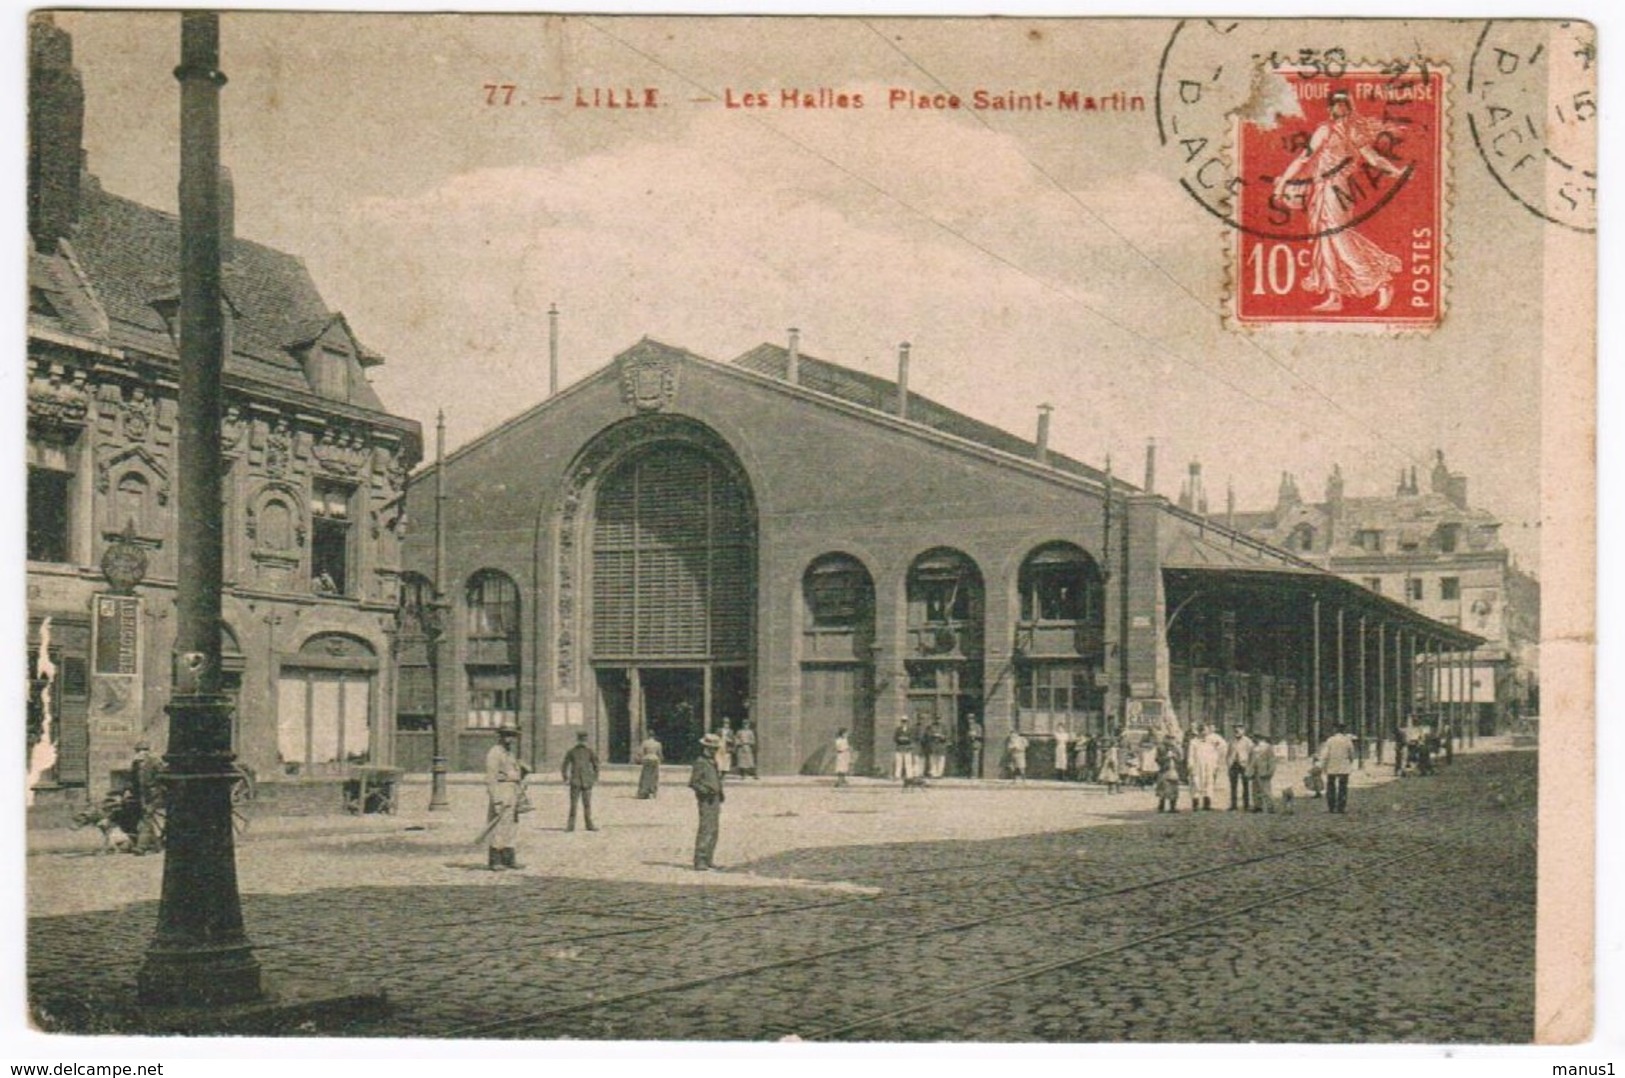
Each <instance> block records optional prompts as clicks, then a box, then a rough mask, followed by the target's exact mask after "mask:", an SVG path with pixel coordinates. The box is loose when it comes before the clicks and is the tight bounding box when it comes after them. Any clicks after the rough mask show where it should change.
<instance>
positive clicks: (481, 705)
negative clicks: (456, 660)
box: [463, 569, 520, 729]
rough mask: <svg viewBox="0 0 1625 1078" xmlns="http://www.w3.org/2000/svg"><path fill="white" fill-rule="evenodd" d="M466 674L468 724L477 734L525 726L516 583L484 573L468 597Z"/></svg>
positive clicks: (497, 574) (476, 578)
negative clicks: (521, 705) (521, 723)
mask: <svg viewBox="0 0 1625 1078" xmlns="http://www.w3.org/2000/svg"><path fill="white" fill-rule="evenodd" d="M463 610H464V619H465V620H464V626H465V633H464V672H465V674H466V676H467V678H468V725H469V727H471V728H474V729H492V728H495V727H499V726H516V725H518V722H519V636H520V634H519V589H518V587H516V586H515V584H514V582H513V578H511V577H509V576H508V575H507V574H506V573H501V572H498V571H496V570H495V569H482V570H480V571H479V572H477V573H475V574H474V575H473V576H471V577H470V578H469V580H468V587H467V590H466V592H465V593H464V599H463Z"/></svg>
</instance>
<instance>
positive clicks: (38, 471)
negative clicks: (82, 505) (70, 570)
mask: <svg viewBox="0 0 1625 1078" xmlns="http://www.w3.org/2000/svg"><path fill="white" fill-rule="evenodd" d="M72 490H73V475H72V474H71V473H69V472H64V471H58V470H56V469H54V468H36V467H32V466H31V467H30V468H29V469H28V560H29V561H54V562H66V561H69V560H70V557H71V555H70V552H71V550H72V538H73V533H72V530H71V528H72V520H73V517H72V512H71V509H70V507H71V504H72V497H71V494H72Z"/></svg>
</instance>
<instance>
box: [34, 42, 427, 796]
mask: <svg viewBox="0 0 1625 1078" xmlns="http://www.w3.org/2000/svg"><path fill="white" fill-rule="evenodd" d="M29 50H30V72H29V159H28V177H29V186H28V224H29V235H30V239H31V241H32V242H31V249H30V251H29V253H28V286H29V308H28V358H27V367H28V375H27V376H28V410H27V460H28V520H27V559H28V562H27V587H28V592H27V604H28V634H29V635H28V649H29V651H28V656H29V671H30V708H29V719H30V723H31V726H32V727H33V728H32V729H31V731H30V739H31V741H32V740H33V739H35V738H37V736H38V732H39V731H41V730H43V729H44V727H45V726H46V723H47V720H48V722H49V726H50V729H51V737H52V740H53V742H54V743H55V745H56V750H57V752H56V765H55V767H54V768H53V769H52V770H51V771H50V772H49V773H47V774H45V775H43V776H39V777H38V784H39V785H40V786H44V787H46V788H50V787H55V788H59V789H65V790H67V791H69V792H70V793H71V794H72V795H73V796H84V795H85V794H86V793H95V792H99V791H100V790H102V789H104V788H105V787H106V786H107V783H108V780H109V771H110V770H111V769H113V768H115V767H120V766H123V765H124V764H125V763H127V761H128V760H129V758H130V753H131V750H132V748H133V746H134V744H135V743H136V742H137V741H138V740H142V739H147V740H152V741H154V743H155V746H156V747H158V748H159V749H162V747H163V744H164V740H165V738H164V734H165V728H164V727H165V722H166V717H165V713H164V705H165V703H166V702H167V699H168V694H169V685H170V661H171V660H170V651H171V648H172V646H173V641H174V636H175V617H174V606H173V603H174V589H175V582H176V573H177V564H176V550H175V535H176V499H175V479H174V476H175V474H176V464H175V452H176V429H175V423H176V387H177V383H176V379H177V365H176V339H175V333H176V327H175V324H174V320H175V317H176V313H177V305H178V296H177V289H178V277H179V271H178V267H179V243H180V228H179V221H178V220H177V218H176V217H175V216H174V215H172V214H168V213H163V212H160V211H158V210H155V209H151V208H149V207H146V206H142V205H139V204H137V203H135V202H132V201H130V200H128V199H124V198H120V197H118V196H116V195H112V194H109V193H107V192H105V191H103V190H102V188H101V185H100V184H99V183H98V181H97V180H96V178H95V177H94V176H92V175H90V174H89V173H88V172H87V171H86V170H85V168H84V153H83V150H82V149H81V134H82V131H83V126H84V92H83V89H82V87H81V82H80V77H79V73H78V72H77V71H76V70H75V69H74V67H73V64H72V41H71V39H70V38H69V36H68V34H67V33H65V32H64V31H62V30H61V29H59V28H57V27H56V26H55V25H53V24H52V22H51V20H50V17H49V16H40V17H36V18H35V19H34V20H33V22H32V23H31V25H30V30H29ZM222 180H223V183H224V184H225V188H224V190H223V192H222V195H223V199H222V201H223V209H224V213H223V224H222V227H223V230H224V232H225V235H224V237H223V240H224V243H223V258H224V260H225V267H224V292H225V304H226V307H227V310H226V312H225V314H226V323H227V351H228V357H227V361H226V370H225V405H224V424H223V437H222V444H221V449H222V452H223V453H224V455H225V463H226V468H225V475H224V488H225V499H224V504H222V506H221V515H222V520H223V524H224V533H225V534H224V542H225V582H226V595H225V598H224V603H223V605H224V611H223V613H224V622H225V624H224V641H223V650H224V656H223V660H224V662H223V665H224V676H225V682H226V687H227V691H228V692H229V693H230V694H231V695H232V696H233V697H234V698H235V700H236V704H237V714H236V720H235V729H234V731H233V743H234V745H235V747H236V749H237V752H238V754H239V756H240V758H241V759H242V760H244V761H245V762H246V763H247V764H249V765H250V766H251V767H253V768H254V769H255V770H256V771H257V772H258V774H259V776H260V777H261V778H262V779H282V780H297V781H304V780H308V779H312V778H316V779H319V780H322V781H325V782H331V781H332V780H333V779H334V778H335V777H337V776H340V775H342V774H343V773H344V772H345V771H346V769H347V768H349V767H350V766H352V765H354V764H356V763H359V762H366V761H369V760H378V759H384V758H387V757H388V755H389V753H390V751H391V750H390V746H389V745H388V743H387V739H388V737H389V736H390V734H391V733H392V731H393V727H394V724H393V722H390V721H384V718H383V717H384V716H385V714H386V713H387V711H388V709H389V704H388V699H389V693H387V692H386V691H385V690H386V689H387V687H388V684H387V683H388V672H389V671H390V670H391V669H392V664H391V662H390V652H391V649H390V640H391V635H390V633H391V630H392V629H393V627H394V615H395V613H396V610H397V607H398V595H399V575H400V574H399V532H400V525H401V523H402V519H401V515H400V514H401V508H400V499H401V495H402V492H403V489H404V484H405V480H406V476H407V474H408V472H409V470H410V469H411V468H412V467H413V466H414V465H415V464H416V463H417V462H418V458H419V456H420V455H421V435H420V432H419V429H418V425H417V424H416V423H415V422H413V421H411V420H407V419H402V418H400V417H397V416H393V415H390V414H389V413H388V412H387V411H386V410H385V408H384V406H383V405H382V403H381V402H380V401H379V400H378V397H377V396H376V395H375V394H374V392H373V390H372V387H371V386H370V385H369V384H368V381H367V372H368V371H369V370H371V369H373V368H375V367H377V366H378V365H379V364H380V363H381V362H383V360H382V357H380V356H379V355H377V354H376V353H374V352H373V351H371V350H370V349H368V348H367V347H366V346H365V345H363V344H362V343H361V342H360V340H358V339H357V337H356V335H355V334H354V333H353V332H352V330H351V328H350V326H349V324H348V323H347V322H346V321H345V318H344V316H343V315H342V314H339V313H337V312H335V311H331V310H329V309H328V307H327V305H326V304H325V303H324V302H323V301H322V298H321V295H320V294H319V293H318V292H317V290H316V286H315V284H314V283H313V282H312V280H311V278H310V274H309V273H308V272H307V271H306V269H305V267H304V265H303V264H302V263H301V262H300V261H299V260H298V259H297V258H295V257H293V256H292V255H288V254H285V253H283V252H281V251H277V250H273V249H272V248H269V247H265V246H263V245H261V244H257V243H252V242H250V241H247V240H243V239H239V238H237V237H236V236H235V235H234V234H233V220H232V212H231V194H230V191H231V189H230V186H229V177H222ZM110 551H115V552H116V553H115V555H114V556H113V558H112V559H111V561H110V560H109V552H110ZM104 568H105V569H110V570H111V571H109V572H104ZM126 575H130V576H133V577H137V578H140V580H139V583H138V584H136V586H135V587H134V588H133V590H132V594H129V595H119V594H115V592H116V591H117V590H118V589H117V588H116V587H115V586H114V583H115V581H116V580H118V579H123V578H124V577H126ZM110 578H112V579H110Z"/></svg>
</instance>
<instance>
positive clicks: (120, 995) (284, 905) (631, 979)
mask: <svg viewBox="0 0 1625 1078" xmlns="http://www.w3.org/2000/svg"><path fill="white" fill-rule="evenodd" d="M1535 763H1536V757H1535V755H1534V754H1533V753H1531V752H1521V753H1512V752H1494V753H1478V754H1474V755H1463V756H1458V757H1457V760H1456V762H1455V763H1454V765H1452V766H1450V767H1446V768H1442V769H1441V771H1440V773H1439V774H1438V775H1437V776H1435V777H1432V778H1407V779H1404V780H1400V781H1391V780H1390V779H1389V778H1388V776H1387V775H1386V774H1384V773H1381V772H1377V771H1375V770H1373V771H1372V772H1369V773H1368V775H1367V776H1365V777H1362V778H1360V779H1357V780H1356V783H1355V785H1354V790H1353V793H1352V795H1351V798H1350V811H1349V814H1348V815H1346V816H1334V815H1331V814H1329V813H1327V812H1326V811H1325V810H1324V803H1323V802H1320V801H1315V800H1308V799H1304V798H1300V799H1299V800H1298V801H1297V802H1296V805H1295V811H1294V812H1292V813H1291V814H1285V815H1273V816H1256V815H1254V816H1248V815H1243V814H1240V813H1235V814H1232V813H1228V812H1222V811H1220V812H1212V813H1201V814H1194V815H1193V814H1190V813H1188V812H1182V813H1181V814H1180V815H1178V816H1173V817H1169V816H1159V815H1157V814H1156V813H1155V812H1153V811H1151V808H1152V798H1151V796H1150V795H1149V794H1147V793H1144V792H1141V791H1131V792H1126V793H1124V794H1123V795H1121V796H1118V797H1109V796H1107V795H1106V794H1104V792H1102V791H1100V790H1097V789H1094V788H1088V787H1076V786H1072V787H1067V786H1061V785H1058V784H1041V783H1034V784H1030V785H1028V786H1025V787H1021V788H1014V787H1011V786H1008V785H1002V786H993V785H991V784H983V785H969V784H967V785H962V786H953V785H949V784H945V785H942V786H939V787H937V788H934V789H931V790H928V791H924V792H911V793H907V794H905V793H903V792H902V791H900V790H897V789H896V788H895V787H891V786H883V785H881V784H878V783H877V784H859V785H857V786H855V787H854V788H852V789H850V790H846V791H836V790H831V789H829V788H828V787H827V786H823V785H812V784H808V783H793V782H785V783H764V784H761V785H759V786H757V785H751V786H730V787H729V798H728V803H727V805H726V806H725V809H724V820H723V842H722V846H721V849H720V851H719V859H720V860H722V861H723V862H724V863H725V864H726V865H728V866H729V871H727V872H723V873H716V874H696V873H693V872H691V871H688V870H687V869H686V868H685V867H684V866H685V864H686V861H687V843H688V841H689V839H690V835H691V830H690V829H691V827H692V818H691V817H692V814H693V806H692V803H691V798H689V796H688V791H687V790H685V789H682V788H681V787H680V785H679V786H675V788H671V789H668V790H667V791H665V792H664V793H663V796H662V798H661V799H660V800H659V801H655V802H639V801H636V800H633V799H631V797H630V790H629V788H628V787H625V786H614V785H611V786H607V787H604V788H602V789H601V794H602V795H603V796H601V798H600V800H599V804H598V805H597V806H596V807H597V809H598V811H597V813H596V815H597V816H598V818H599V823H600V825H601V827H602V828H603V830H602V831H600V832H598V833H596V834H584V833H576V834H573V835H566V834H564V833H563V832H562V831H561V830H548V829H547V828H558V827H559V826H560V823H561V820H559V819H539V817H550V816H555V815H559V816H561V815H562V813H561V812H557V811H555V810H557V809H558V808H559V805H558V802H559V797H558V796H557V795H558V794H559V791H558V790H554V789H549V788H545V787H544V788H542V789H540V790H538V791H537V794H536V800H537V801H538V802H539V804H540V805H541V810H540V811H539V812H538V813H537V814H536V815H535V816H531V817H527V823H526V827H527V829H528V830H527V831H526V832H525V833H524V834H523V835H522V842H521V851H520V859H521V861H522V862H526V863H527V867H526V869H525V870H524V871H522V872H517V873H500V874H493V873H488V872H485V871H483V863H484V858H483V854H482V851H481V850H479V849H477V848H476V847H473V846H471V845H470V844H469V839H470V838H471V837H472V834H473V832H474V831H477V830H478V826H477V820H478V814H479V812H480V811H481V807H482V806H481V805H480V804H479V802H480V799H481V797H482V795H481V793H480V791H479V788H478V787H458V788H456V789H455V791H454V793H455V796H454V800H455V812H454V813H453V814H452V818H449V819H448V818H447V817H446V816H443V815H437V816H435V817H429V816H427V814H420V815H418V816H412V815H410V814H406V815H403V816H401V817H399V818H364V819H359V820H332V819H327V820H320V821H318V820H307V821H264V822H263V823H264V826H263V827H262V826H261V822H259V821H257V822H256V824H255V828H256V830H255V831H253V832H251V834H250V836H249V838H248V840H247V841H245V842H244V843H243V844H242V847H241V849H240V851H239V863H240V871H241V875H242V880H243V883H242V889H243V892H244V912H245V916H246V919H247V922H248V927H249V932H250V935H251V938H252V939H253V941H254V943H255V945H256V951H257V954H258V956H259V958H260V961H261V962H262V964H263V966H264V968H265V970H266V971H267V973H268V974H269V975H272V976H274V977H276V978H278V979H280V980H283V981H294V980H298V979H299V978H301V977H307V978H308V977H313V976H314V977H324V978H345V979H348V980H350V981H352V982H354V983H359V984H362V985H367V986H374V987H382V988H384V989H386V990H387V992H388V994H389V997H390V1000H391V1003H392V1004H393V1008H394V1009H393V1013H392V1015H391V1017H389V1018H388V1019H386V1020H384V1021H381V1022H376V1023H372V1024H368V1025H366V1026H364V1027H359V1028H353V1029H349V1030H347V1031H345V1032H347V1033H348V1034H349V1035H352V1036H390V1037H400V1036H423V1037H497V1038H505V1039H514V1038H562V1037H574V1038H605V1039H617V1040H623V1039H624V1040H643V1039H660V1040H679V1039H750V1040H759V1039H779V1038H784V1037H797V1038H801V1039H805V1040H812V1039H827V1040H902V1041H913V1040H970V1041H1078V1042H1098V1041H1191V1040H1217V1041H1228V1040H1240V1041H1251V1040H1260V1041H1286V1042H1299V1041H1303V1042H1316V1041H1351V1040H1371V1041H1414V1042H1523V1041H1527V1040H1529V1039H1530V1037H1531V1036H1532V1023H1533V1006H1534V990H1533V973H1534V925H1535V910H1534V895H1535ZM419 792H421V791H419ZM76 837H78V838H79V839H81V840H82V839H83V836H82V835H80V836H76ZM85 848H86V847H85V846H84V844H83V842H81V843H80V844H79V845H78V846H77V847H76V848H71V849H70V848H68V846H67V843H66V839H65V836H64V835H62V834H56V833H51V834H48V835H44V836H38V837H37V839H36V841H35V843H34V855H33V856H31V857H30V865H29V868H30V872H29V877H30V879H29V886H30V902H31V905H30V911H31V913H32V914H33V916H32V917H31V918H30V922H29V974H30V993H31V996H32V1003H33V1005H34V1007H35V1011H36V1021H37V1022H39V1023H41V1024H42V1025H45V1026H47V1027H48V1028H62V1029H75V1030H105V1029H108V1027H109V1024H116V1023H117V1021H118V1019H117V1018H116V1017H109V1016H116V1015H118V1014H119V1013H121V1011H120V1007H121V1006H122V1004H120V1003H119V1001H120V1000H121V999H127V998H128V994H129V993H128V986H129V985H130V984H132V983H133V981H134V978H135V971H136V969H137V967H138V966H139V964H140V960H141V951H142V947H143V946H144V943H145V939H146V936H147V934H148V933H150V931H151V927H150V926H151V925H152V924H153V923H154V919H155V913H156V902H155V898H156V893H157V881H158V879H159V876H160V873H161V861H160V859H158V858H144V859H137V858H130V857H99V858H98V857H87V856H84V854H83V851H84V849H85ZM1486 998H1492V999H1494V1000H1495V1005H1494V1006H1484V1005H1482V1004H1483V1001H1484V1000H1485V999H1486Z"/></svg>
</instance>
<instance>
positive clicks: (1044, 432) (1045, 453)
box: [1033, 404, 1055, 464]
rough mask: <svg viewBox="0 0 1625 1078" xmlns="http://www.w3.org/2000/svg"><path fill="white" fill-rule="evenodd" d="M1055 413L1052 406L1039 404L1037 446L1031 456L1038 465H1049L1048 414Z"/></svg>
mask: <svg viewBox="0 0 1625 1078" xmlns="http://www.w3.org/2000/svg"><path fill="white" fill-rule="evenodd" d="M1053 411H1055V408H1054V406H1053V405H1049V404H1040V405H1039V406H1038V444H1037V447H1036V452H1035V453H1034V454H1033V455H1034V456H1035V457H1037V458H1038V462H1039V463H1040V464H1048V463H1049V414H1050V413H1051V412H1053Z"/></svg>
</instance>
